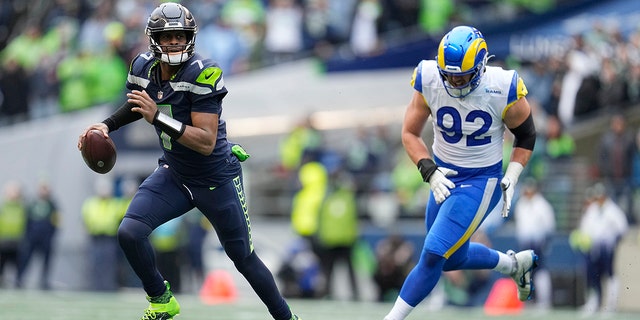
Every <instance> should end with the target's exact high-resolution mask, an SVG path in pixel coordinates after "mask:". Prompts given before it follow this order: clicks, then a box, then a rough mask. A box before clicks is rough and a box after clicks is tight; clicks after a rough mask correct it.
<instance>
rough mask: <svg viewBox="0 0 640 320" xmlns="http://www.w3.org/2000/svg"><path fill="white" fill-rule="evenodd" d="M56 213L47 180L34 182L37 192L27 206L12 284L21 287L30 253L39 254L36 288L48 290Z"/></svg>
mask: <svg viewBox="0 0 640 320" xmlns="http://www.w3.org/2000/svg"><path fill="white" fill-rule="evenodd" d="M59 220H60V213H59V212H58V205H57V202H56V200H55V199H54V198H53V195H52V194H51V189H50V187H49V184H48V183H47V182H41V183H40V184H39V185H38V194H37V197H36V199H35V200H34V201H32V202H31V203H29V205H28V207H27V229H26V232H25V237H24V241H23V242H22V246H21V248H20V255H19V257H18V274H17V282H16V285H17V286H18V287H22V285H23V279H24V274H25V271H26V270H27V267H28V266H29V264H30V262H31V261H32V257H33V254H34V253H38V254H39V255H41V258H42V269H40V279H39V280H40V282H39V288H40V289H43V290H48V289H49V288H50V286H51V284H50V282H49V275H50V273H51V254H52V252H53V240H54V236H55V234H56V231H57V229H58V226H59V224H60V223H59Z"/></svg>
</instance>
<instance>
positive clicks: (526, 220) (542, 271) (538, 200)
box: [514, 178, 556, 309]
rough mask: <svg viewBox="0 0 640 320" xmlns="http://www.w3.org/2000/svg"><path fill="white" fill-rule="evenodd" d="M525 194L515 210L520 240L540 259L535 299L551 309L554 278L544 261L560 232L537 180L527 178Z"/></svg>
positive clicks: (524, 185) (539, 303)
mask: <svg viewBox="0 0 640 320" xmlns="http://www.w3.org/2000/svg"><path fill="white" fill-rule="evenodd" d="M521 193H522V194H521V196H520V198H518V200H517V202H516V204H515V210H514V219H515V224H516V230H515V233H516V238H517V240H518V246H519V247H520V248H532V249H533V250H535V252H537V253H538V256H539V257H540V260H538V268H537V269H536V289H535V291H534V299H535V302H536V304H537V305H538V306H539V307H540V308H543V309H548V308H550V307H551V306H552V304H551V302H552V290H551V289H552V287H551V275H550V273H549V270H548V269H547V268H546V267H545V262H544V261H545V255H546V253H547V252H548V245H549V243H550V242H551V237H552V236H553V233H554V232H555V229H556V220H555V211H554V209H553V207H552V206H551V204H550V203H549V201H547V199H545V197H544V196H543V195H542V193H540V190H539V189H538V182H537V181H536V180H535V179H533V178H527V179H525V181H524V182H523V184H522V188H521Z"/></svg>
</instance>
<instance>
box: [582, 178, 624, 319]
mask: <svg viewBox="0 0 640 320" xmlns="http://www.w3.org/2000/svg"><path fill="white" fill-rule="evenodd" d="M591 191H592V196H591V199H592V201H591V202H590V204H589V205H588V206H587V207H586V209H585V211H584V214H583V216H582V218H581V219H580V224H579V227H578V229H577V231H574V232H573V233H572V235H571V240H572V244H573V246H574V247H576V248H579V249H580V250H581V251H582V252H583V253H584V254H585V257H586V261H587V289H588V290H587V292H586V293H587V300H586V303H585V305H584V306H583V311H585V312H587V313H593V312H596V311H598V310H602V311H606V312H614V311H616V304H617V302H618V291H619V289H620V288H619V282H618V279H617V277H616V273H615V265H614V262H615V252H616V249H617V247H618V245H619V243H620V241H621V240H622V238H623V237H624V235H625V234H626V232H627V229H628V224H627V219H626V216H625V214H624V212H623V211H622V209H621V208H620V207H619V206H618V205H617V204H616V203H615V202H614V201H613V200H612V199H611V198H610V197H609V196H608V195H607V190H606V187H605V185H604V184H602V183H596V184H595V185H594V186H593V187H592V190H591ZM604 281H606V284H605V288H606V291H605V288H603V282H604ZM605 301H606V304H604V302H605Z"/></svg>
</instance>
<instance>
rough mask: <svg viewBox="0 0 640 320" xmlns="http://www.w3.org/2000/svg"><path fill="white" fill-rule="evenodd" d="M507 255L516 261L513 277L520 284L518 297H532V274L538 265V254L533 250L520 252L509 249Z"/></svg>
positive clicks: (526, 298)
mask: <svg viewBox="0 0 640 320" xmlns="http://www.w3.org/2000/svg"><path fill="white" fill-rule="evenodd" d="M507 255H508V256H510V257H512V258H513V259H514V260H515V262H516V270H515V271H514V272H513V273H512V274H511V278H512V279H513V281H515V282H516V285H517V286H518V299H520V301H526V300H529V299H531V293H532V292H533V290H534V288H533V276H532V274H533V270H534V269H535V268H536V267H537V266H538V255H537V254H536V253H535V252H533V250H524V251H520V252H518V253H515V251H513V250H509V251H507Z"/></svg>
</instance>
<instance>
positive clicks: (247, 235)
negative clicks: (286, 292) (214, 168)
mask: <svg viewBox="0 0 640 320" xmlns="http://www.w3.org/2000/svg"><path fill="white" fill-rule="evenodd" d="M192 191H193V192H194V202H195V204H196V206H197V207H198V209H200V211H202V212H203V213H204V215H205V216H206V217H207V219H209V221H210V222H211V224H212V225H213V226H214V229H215V230H216V233H217V235H218V239H219V240H220V243H221V244H222V246H223V248H224V251H225V253H226V254H227V256H228V257H229V258H230V259H231V260H232V261H233V263H234V265H235V267H236V269H237V270H238V271H239V272H240V273H241V274H242V275H243V276H244V277H245V279H247V282H249V284H250V285H251V287H252V288H253V290H254V291H255V292H256V294H257V295H258V297H260V299H261V300H262V302H263V303H264V304H265V305H266V306H267V309H268V310H269V313H270V314H271V316H272V317H273V318H274V319H276V320H297V319H299V318H298V317H297V316H296V315H295V314H293V313H292V312H291V310H290V309H289V305H288V304H287V302H286V301H285V300H284V298H283V297H282V295H281V294H280V292H279V290H278V287H277V286H276V283H275V280H274V278H273V275H272V274H271V271H270V270H269V269H268V268H267V267H266V266H265V265H264V263H263V262H262V260H260V258H259V257H258V255H257V254H256V252H255V251H254V250H253V249H254V248H253V242H252V239H251V223H250V220H249V212H248V209H247V203H246V196H245V193H244V188H243V185H242V178H241V177H240V176H239V177H236V178H235V179H233V180H232V181H230V182H228V183H226V184H224V185H221V186H218V187H217V188H215V189H214V190H209V188H197V189H192Z"/></svg>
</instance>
